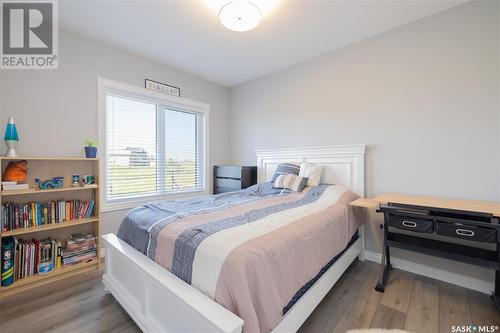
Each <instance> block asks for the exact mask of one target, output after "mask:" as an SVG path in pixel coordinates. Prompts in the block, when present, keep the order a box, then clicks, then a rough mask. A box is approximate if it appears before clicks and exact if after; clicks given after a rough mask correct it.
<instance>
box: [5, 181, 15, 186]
mask: <svg viewBox="0 0 500 333" xmlns="http://www.w3.org/2000/svg"><path fill="white" fill-rule="evenodd" d="M16 184H17V181H3V182H2V185H7V186H9V185H16Z"/></svg>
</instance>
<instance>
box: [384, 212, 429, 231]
mask: <svg viewBox="0 0 500 333" xmlns="http://www.w3.org/2000/svg"><path fill="white" fill-rule="evenodd" d="M388 224H389V227H394V228H398V229H403V230H409V231H414V232H425V233H430V234H431V233H433V232H434V221H433V220H426V219H419V218H415V217H410V216H404V215H394V214H388Z"/></svg>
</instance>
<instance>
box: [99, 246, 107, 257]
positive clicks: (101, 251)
mask: <svg viewBox="0 0 500 333" xmlns="http://www.w3.org/2000/svg"><path fill="white" fill-rule="evenodd" d="M99 252H100V253H99V256H100V257H101V258H104V255H105V254H106V251H105V250H104V248H102V249H101V250H100V251H99Z"/></svg>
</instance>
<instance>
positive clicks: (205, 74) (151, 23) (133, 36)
mask: <svg viewBox="0 0 500 333" xmlns="http://www.w3.org/2000/svg"><path fill="white" fill-rule="evenodd" d="M207 1H211V0H204V1H196V0H191V1H109V0H108V1H88V0H85V1H74V0H64V1H60V2H59V4H60V7H59V12H60V26H61V27H62V28H65V29H67V30H70V31H73V32H76V33H79V34H81V35H84V36H87V37H90V38H92V39H96V40H99V41H102V42H105V43H107V44H110V45H114V46H117V47H119V48H121V49H125V50H128V51H130V52H133V53H136V54H139V55H142V56H145V57H148V58H151V59H154V60H156V61H158V62H161V63H164V64H167V65H170V66H174V67H176V68H179V69H181V70H184V71H186V72H189V73H192V74H195V75H197V76H200V77H202V78H205V79H207V80H210V81H214V82H217V83H219V84H222V85H224V86H228V87H230V86H235V85H238V84H240V83H243V82H245V81H248V80H251V79H254V78H256V77H259V76H262V75H265V74H268V73H271V72H274V71H276V70H279V69H282V68H285V67H288V66H290V65H293V64H296V63H298V62H301V61H304V60H306V59H309V58H312V57H316V56H319V55H321V54H324V53H326V52H328V51H331V50H334V49H336V48H339V47H342V46H345V45H348V44H351V43H354V42H356V41H359V40H362V39H365V38H368V37H370V36H373V35H376V34H379V33H381V32H384V31H387V30H389V29H392V28H395V27H397V26H401V25H404V24H407V23H409V22H412V21H415V20H417V19H419V18H422V17H425V16H428V15H432V14H434V13H437V12H439V11H442V10H445V9H447V8H450V7H453V6H456V5H459V4H461V3H464V2H466V0H439V1H438V0H419V1H410V0H393V1H387V0H385V1H374V0H369V1H356V0H351V1H349V0H347V1H305V0H304V1H285V0H281V1H280V3H279V4H278V6H277V7H276V8H274V10H273V11H272V12H270V13H268V14H267V15H265V16H264V18H263V20H262V22H261V24H260V25H259V26H258V27H257V28H256V29H254V30H252V31H248V32H233V31H229V30H227V29H225V28H224V27H222V26H221V25H220V23H219V21H218V18H217V10H215V9H214V8H211V7H210V6H207V5H206V4H207ZM212 1H213V0H212ZM219 1H220V0H219Z"/></svg>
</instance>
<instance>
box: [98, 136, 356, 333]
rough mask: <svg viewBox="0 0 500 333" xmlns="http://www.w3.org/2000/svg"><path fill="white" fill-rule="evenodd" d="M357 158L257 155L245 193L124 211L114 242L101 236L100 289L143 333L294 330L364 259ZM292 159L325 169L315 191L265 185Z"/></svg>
mask: <svg viewBox="0 0 500 333" xmlns="http://www.w3.org/2000/svg"><path fill="white" fill-rule="evenodd" d="M364 150H365V148H364V146H363V145H350V146H333V147H332V146H331V147H313V148H304V149H279V150H265V151H258V152H257V163H258V178H259V184H258V185H256V186H254V187H252V188H250V189H247V190H242V191H238V192H234V193H230V194H224V195H217V196H211V197H205V198H199V199H191V200H187V201H183V202H158V203H151V204H147V205H144V206H141V207H138V208H137V209H134V210H132V211H131V212H130V213H129V214H127V217H126V218H125V219H124V222H123V223H122V225H121V227H120V230H119V233H118V234H119V236H120V238H119V237H117V236H116V235H113V234H108V235H104V236H103V239H104V242H105V247H106V266H105V267H106V272H105V274H104V276H103V282H104V285H105V287H106V288H107V289H108V290H109V291H110V292H111V293H112V294H113V295H114V296H115V298H116V299H117V300H118V301H119V302H120V303H121V304H122V306H123V307H124V308H125V309H126V310H127V312H128V313H129V314H130V315H131V317H132V318H133V319H134V320H135V321H136V323H137V324H138V325H139V326H140V327H141V329H142V330H143V331H145V332H208V331H209V332H240V331H242V330H243V331H244V332H269V331H273V332H293V331H296V330H297V329H298V328H299V327H300V325H301V324H302V323H303V322H304V320H305V319H306V318H307V317H308V316H309V314H310V313H311V312H312V311H313V310H314V308H315V307H316V305H317V304H318V303H319V302H320V300H321V299H322V298H323V297H324V295H325V294H326V293H327V292H328V291H329V289H330V288H331V287H332V286H333V284H334V283H335V282H336V281H337V280H338V278H339V277H340V276H341V275H342V273H343V272H344V271H345V269H347V267H348V266H349V265H350V264H351V263H352V261H353V260H355V258H356V257H358V256H361V255H362V251H363V248H364V245H363V244H364V235H363V230H362V227H359V221H360V217H359V216H356V212H355V210H354V209H353V208H350V206H349V202H350V201H352V200H354V199H356V198H357V197H358V195H359V196H362V195H363V194H364V177H363V176H364ZM302 161H307V162H312V163H317V164H321V165H323V166H324V172H323V177H322V185H319V186H315V187H307V188H306V189H305V190H304V191H303V192H300V193H297V192H290V191H289V192H287V191H283V190H276V189H273V187H272V183H269V182H267V181H269V179H270V178H271V176H272V174H273V173H274V170H275V169H276V166H277V165H278V164H279V163H282V162H292V163H293V162H295V163H297V164H299V163H300V162H302ZM327 184H333V185H327ZM358 227H359V228H358Z"/></svg>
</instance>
